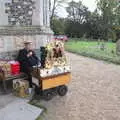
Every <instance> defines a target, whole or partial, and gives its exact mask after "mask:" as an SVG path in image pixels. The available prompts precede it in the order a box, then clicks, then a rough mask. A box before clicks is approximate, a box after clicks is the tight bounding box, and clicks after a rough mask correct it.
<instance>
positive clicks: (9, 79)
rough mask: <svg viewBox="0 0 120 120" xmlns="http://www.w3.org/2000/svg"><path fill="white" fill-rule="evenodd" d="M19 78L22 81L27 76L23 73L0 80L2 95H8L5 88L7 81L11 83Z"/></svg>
mask: <svg viewBox="0 0 120 120" xmlns="http://www.w3.org/2000/svg"><path fill="white" fill-rule="evenodd" d="M19 78H22V79H25V78H27V75H26V74H25V73H20V74H18V75H11V76H10V77H7V78H4V79H3V80H1V82H2V87H3V90H2V91H3V93H5V94H6V93H8V88H7V81H12V80H15V79H19Z"/></svg>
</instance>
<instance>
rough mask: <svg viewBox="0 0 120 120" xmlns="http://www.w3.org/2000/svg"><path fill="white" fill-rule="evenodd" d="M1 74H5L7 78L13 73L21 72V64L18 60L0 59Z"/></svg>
mask: <svg viewBox="0 0 120 120" xmlns="http://www.w3.org/2000/svg"><path fill="white" fill-rule="evenodd" d="M0 69H1V71H0V74H1V75H4V77H5V78H7V77H10V76H11V75H17V74H20V64H19V62H16V61H5V60H1V61H0Z"/></svg>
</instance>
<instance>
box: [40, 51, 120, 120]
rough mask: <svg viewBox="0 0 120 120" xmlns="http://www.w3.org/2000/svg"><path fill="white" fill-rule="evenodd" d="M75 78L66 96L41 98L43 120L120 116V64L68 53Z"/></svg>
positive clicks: (96, 119) (93, 119)
mask: <svg viewBox="0 0 120 120" xmlns="http://www.w3.org/2000/svg"><path fill="white" fill-rule="evenodd" d="M68 55H69V56H70V59H71V63H72V74H73V75H72V76H73V78H72V81H71V83H70V84H69V92H68V94H67V95H66V96H65V97H62V98H61V97H59V96H57V97H55V98H53V100H51V101H49V102H45V101H42V104H43V105H44V106H45V107H46V108H47V109H48V113H47V114H46V115H45V117H44V118H43V120H120V66H118V65H114V64H108V63H106V62H103V61H98V60H94V59H90V58H86V57H82V56H78V55H75V54H71V53H68Z"/></svg>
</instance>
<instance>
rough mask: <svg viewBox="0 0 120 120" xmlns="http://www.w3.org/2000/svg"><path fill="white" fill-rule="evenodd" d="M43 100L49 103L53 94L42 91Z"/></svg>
mask: <svg viewBox="0 0 120 120" xmlns="http://www.w3.org/2000/svg"><path fill="white" fill-rule="evenodd" d="M43 98H44V99H45V100H46V101H49V100H51V99H52V98H53V94H52V92H51V91H44V92H43Z"/></svg>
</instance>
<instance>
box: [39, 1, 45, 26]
mask: <svg viewBox="0 0 120 120" xmlns="http://www.w3.org/2000/svg"><path fill="white" fill-rule="evenodd" d="M43 1H44V0H40V26H43V14H44V13H43Z"/></svg>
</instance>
